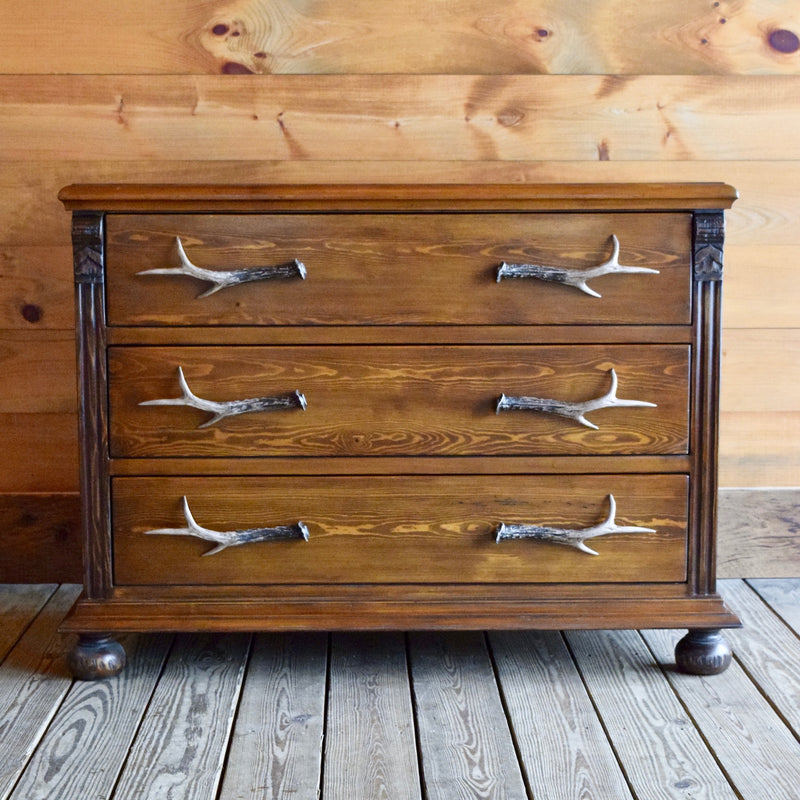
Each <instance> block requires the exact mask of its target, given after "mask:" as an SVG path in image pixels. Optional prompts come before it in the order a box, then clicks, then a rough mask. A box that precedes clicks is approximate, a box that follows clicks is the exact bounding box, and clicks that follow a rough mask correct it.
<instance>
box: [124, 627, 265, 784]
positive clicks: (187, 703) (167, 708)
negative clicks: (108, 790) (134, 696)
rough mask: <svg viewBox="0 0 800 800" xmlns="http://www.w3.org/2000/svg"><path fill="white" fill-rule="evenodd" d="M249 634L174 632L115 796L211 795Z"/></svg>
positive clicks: (239, 685)
mask: <svg viewBox="0 0 800 800" xmlns="http://www.w3.org/2000/svg"><path fill="white" fill-rule="evenodd" d="M249 640H250V637H249V636H247V635H231V636H215V635H206V636H193V637H192V636H184V637H178V639H177V641H176V644H175V647H173V649H172V651H171V653H170V656H169V659H168V661H167V665H166V667H165V670H164V672H163V673H162V675H161V677H160V679H159V682H158V687H157V689H156V691H155V693H154V694H153V698H152V700H151V703H150V706H149V708H148V712H147V714H146V716H145V717H144V720H143V722H142V725H141V728H140V730H139V732H138V735H137V737H136V741H135V743H134V746H133V748H132V750H131V752H130V754H129V757H128V759H127V761H126V762H125V768H124V770H123V772H122V775H121V776H120V780H119V783H118V784H117V787H116V789H115V792H114V797H115V800H134V798H135V800H140V798H142V797H158V796H159V795H161V796H167V797H168V796H170V795H172V796H173V797H181V798H185V799H186V800H201V799H202V800H205V798H208V797H213V796H214V795H215V793H216V790H217V787H218V785H219V781H220V777H221V772H222V765H223V761H224V758H225V751H226V747H227V742H228V737H229V735H230V729H231V725H232V723H233V716H234V714H235V712H236V703H237V700H238V697H239V692H240V690H241V684H242V680H243V676H244V668H245V664H246V661H247V654H248V650H249Z"/></svg>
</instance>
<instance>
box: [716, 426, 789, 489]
mask: <svg viewBox="0 0 800 800" xmlns="http://www.w3.org/2000/svg"><path fill="white" fill-rule="evenodd" d="M798 433H800V412H798V411H772V412H770V413H769V414H762V413H759V412H758V411H751V412H747V411H742V412H737V411H723V412H722V414H721V416H720V439H721V441H722V442H723V443H724V444H723V446H722V447H721V448H720V467H719V480H720V485H721V486H738V487H746V486H763V487H770V486H778V487H787V488H788V487H792V486H797V485H798V482H799V479H798V475H800V438H798Z"/></svg>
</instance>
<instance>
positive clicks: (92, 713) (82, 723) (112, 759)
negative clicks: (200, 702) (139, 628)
mask: <svg viewBox="0 0 800 800" xmlns="http://www.w3.org/2000/svg"><path fill="white" fill-rule="evenodd" d="M171 642H172V637H171V636H168V635H160V636H159V635H151V636H132V637H128V638H127V639H126V640H125V649H126V652H127V654H128V659H129V664H130V666H129V667H128V668H127V669H126V670H125V671H124V672H123V674H122V675H120V676H118V677H117V678H113V679H110V680H105V681H94V682H78V683H75V684H74V685H73V687H72V689H71V690H70V692H69V694H68V695H67V697H66V698H65V700H64V702H63V704H62V705H61V707H60V708H59V710H58V716H57V718H56V722H55V724H53V725H51V726H50V727H49V728H48V730H47V733H46V734H45V736H44V737H43V739H42V741H41V743H40V745H39V747H38V748H37V750H36V752H35V754H34V755H33V757H32V758H31V761H30V763H29V764H28V766H27V768H26V770H25V773H24V775H23V776H22V779H21V780H20V781H19V783H18V784H17V785H16V787H15V789H14V791H13V793H12V794H11V798H10V800H23V798H24V800H48V798H53V797H109V796H110V795H111V793H112V792H113V789H114V786H115V784H116V781H117V778H118V776H119V773H120V771H121V769H122V766H123V764H124V763H125V760H126V758H127V756H128V752H129V748H130V745H131V742H132V741H133V739H134V737H135V736H136V734H137V732H138V729H139V725H140V724H141V721H142V716H143V715H144V714H145V713H146V709H147V706H148V703H149V701H150V697H151V695H152V694H153V691H154V689H155V686H156V683H157V682H158V679H159V677H160V674H161V668H162V665H163V663H164V659H165V657H166V655H167V651H168V649H169V645H170V643H171Z"/></svg>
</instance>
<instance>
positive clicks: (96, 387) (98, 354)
mask: <svg viewBox="0 0 800 800" xmlns="http://www.w3.org/2000/svg"><path fill="white" fill-rule="evenodd" d="M72 245H73V251H74V270H75V325H76V338H77V371H78V386H79V387H80V396H79V408H78V436H79V442H80V465H79V466H80V491H81V521H82V525H83V567H84V587H85V590H86V594H87V597H90V598H94V597H107V596H108V594H109V592H110V590H111V551H110V545H111V543H110V541H109V537H108V535H107V531H108V526H109V497H108V495H109V482H108V443H107V440H108V400H107V392H108V374H107V369H106V353H105V349H106V300H105V217H104V216H103V215H102V214H101V213H99V212H77V213H75V214H73V217H72Z"/></svg>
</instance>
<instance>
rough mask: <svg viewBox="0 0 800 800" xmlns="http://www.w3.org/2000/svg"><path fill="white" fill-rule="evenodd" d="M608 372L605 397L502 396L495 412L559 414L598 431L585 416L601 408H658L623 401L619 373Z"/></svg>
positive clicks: (649, 404)
mask: <svg viewBox="0 0 800 800" xmlns="http://www.w3.org/2000/svg"><path fill="white" fill-rule="evenodd" d="M608 372H609V374H610V375H611V388H610V389H609V390H608V391H607V392H606V393H605V394H604V395H601V396H600V397H596V398H594V399H593V400H585V401H584V402H582V403H573V402H570V401H568V400H549V399H547V398H544V397H508V396H506V395H505V394H502V395H500V399H499V400H498V401H497V406H496V409H495V411H496V413H498V414H499V413H500V412H501V411H540V412H542V413H544V414H558V415H559V416H562V417H569V418H570V419H574V420H575V421H576V422H579V423H580V424H581V425H585V426H586V427H587V428H592V429H593V430H598V427H597V425H595V424H594V423H593V422H589V420H588V419H586V417H585V416H584V415H585V414H588V413H589V412H590V411H597V409H599V408H616V407H620V406H625V407H633V406H638V407H643V408H657V405H656V404H655V403H648V402H646V401H645V400H622V399H620V398H619V397H617V373H616V371H615V370H614V369H610V370H609V371H608Z"/></svg>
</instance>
